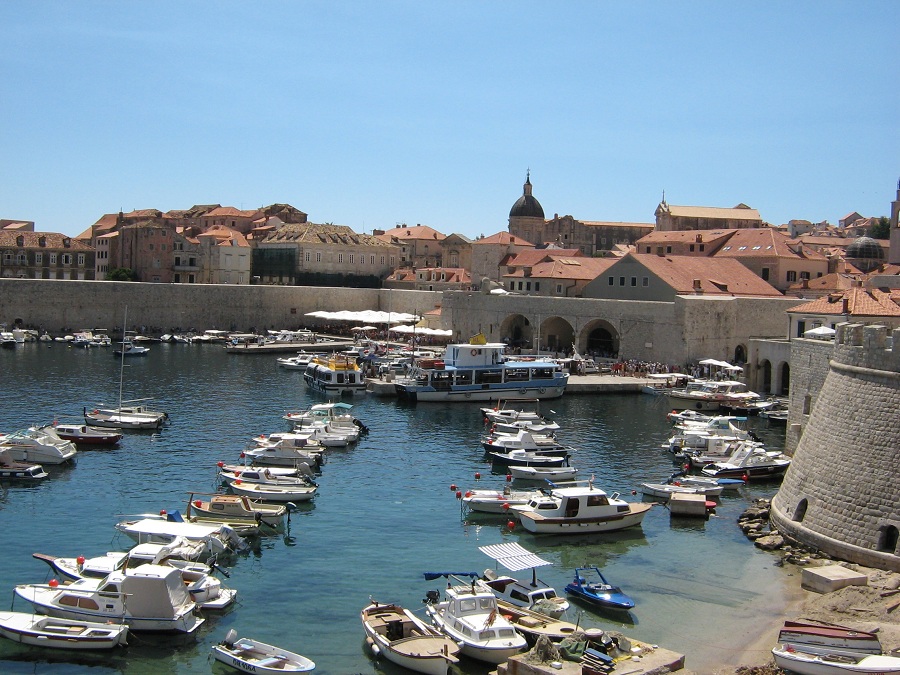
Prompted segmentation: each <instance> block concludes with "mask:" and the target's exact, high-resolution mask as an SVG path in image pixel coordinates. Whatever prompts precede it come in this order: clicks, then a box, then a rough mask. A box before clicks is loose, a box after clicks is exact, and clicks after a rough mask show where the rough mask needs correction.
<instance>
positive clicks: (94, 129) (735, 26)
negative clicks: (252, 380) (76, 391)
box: [0, 0, 900, 237]
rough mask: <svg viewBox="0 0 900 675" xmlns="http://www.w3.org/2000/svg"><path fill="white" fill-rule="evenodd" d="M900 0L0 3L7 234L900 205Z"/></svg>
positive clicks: (461, 222) (451, 227)
mask: <svg viewBox="0 0 900 675" xmlns="http://www.w3.org/2000/svg"><path fill="white" fill-rule="evenodd" d="M898 26H900V2H897V1H896V0H869V1H863V2H850V1H849V0H848V1H846V2H831V1H828V0H825V1H816V2H808V1H792V2H784V3H776V2H755V3H747V2H745V3H736V2H718V1H717V2H701V1H695V2H675V1H667V2H656V1H651V0H647V1H640V0H636V1H628V2H624V1H623V2H601V1H599V0H598V1H593V2H578V1H573V2H546V1H543V2H530V1H528V0H522V1H517V2H512V1H508V2H499V1H498V2H483V1H479V2H475V1H468V0H460V1H456V2H445V3H439V2H429V1H425V2H421V1H408V2H394V1H390V0H388V1H379V2H367V3H364V2H351V1H348V2H339V1H338V2H335V1H327V2H318V1H313V0H309V1H304V2H300V1H296V2H293V1H292V2H278V1H271V2H230V1H227V0H224V1H219V2H182V1H179V2H137V1H120V0H117V1H115V2H93V1H91V0H83V1H79V2H71V1H69V0H65V1H56V2H50V1H48V2H42V1H35V2H14V1H7V2H2V3H0V100H2V102H3V105H2V117H0V120H2V121H0V218H18V219H24V220H34V221H35V223H36V229H39V230H45V231H52V232H65V233H68V234H77V233H79V232H81V231H83V230H84V229H86V228H87V227H88V226H89V225H91V224H92V223H93V222H95V221H96V220H97V219H98V218H99V217H100V216H101V215H102V214H104V213H112V212H116V211H118V210H119V209H123V210H125V211H130V210H132V209H142V208H157V209H160V210H162V211H166V210H169V209H180V208H187V207H190V206H191V205H193V204H208V203H219V204H222V205H226V206H234V207H238V208H245V209H250V208H255V207H258V206H263V205H267V204H271V203H274V202H286V203H290V204H292V205H294V206H296V207H297V208H299V209H301V210H302V211H305V212H306V213H308V214H309V218H310V220H311V221H313V222H320V223H321V222H333V223H336V224H341V225H349V226H350V227H351V228H353V229H354V230H356V231H357V232H371V231H372V230H373V229H375V228H381V229H388V228H391V227H394V226H395V225H397V224H398V223H403V222H405V223H408V224H410V225H414V224H416V223H422V224H426V225H430V226H432V227H434V228H435V229H437V230H439V231H441V232H444V233H447V234H449V233H451V232H459V233H461V234H465V235H467V236H470V237H475V236H478V235H479V234H486V235H489V234H493V233H495V232H498V231H501V230H505V229H506V227H507V218H508V214H509V209H510V207H511V206H512V204H513V202H515V200H516V199H517V198H518V197H519V195H521V192H522V183H523V182H524V179H525V172H526V170H528V169H529V168H530V170H531V180H532V183H533V185H534V195H535V196H536V197H537V198H538V200H539V201H540V202H541V204H542V205H543V207H544V212H545V214H546V216H547V217H552V216H553V214H554V213H558V214H560V215H564V214H570V215H572V216H574V217H575V218H578V219H580V220H609V221H636V222H653V212H654V210H655V208H656V206H657V204H658V203H659V200H660V197H661V195H662V191H663V190H665V193H666V198H667V201H668V202H669V203H670V204H679V205H701V206H734V205H736V204H738V203H741V202H743V203H745V204H748V205H750V206H752V207H753V208H756V209H758V210H759V212H760V214H761V215H762V217H763V219H765V220H767V221H769V222H771V223H775V224H778V223H784V222H787V221H788V220H790V219H792V218H803V219H807V220H811V221H814V222H818V221H821V220H828V221H829V222H831V223H834V224H836V223H837V221H838V219H840V218H841V217H843V216H844V215H845V214H847V213H849V212H852V211H858V212H859V213H861V214H862V215H864V216H880V215H889V214H890V202H891V201H892V200H893V199H894V198H895V195H896V189H897V181H898V178H900V87H898V81H900V80H898V77H900V49H898V46H897V37H896V36H897V29H898Z"/></svg>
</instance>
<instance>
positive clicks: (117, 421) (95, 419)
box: [82, 401, 169, 429]
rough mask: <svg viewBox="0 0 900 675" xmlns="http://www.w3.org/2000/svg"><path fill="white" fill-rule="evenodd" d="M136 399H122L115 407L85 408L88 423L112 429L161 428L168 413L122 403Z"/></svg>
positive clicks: (85, 418) (167, 417)
mask: <svg viewBox="0 0 900 675" xmlns="http://www.w3.org/2000/svg"><path fill="white" fill-rule="evenodd" d="M134 402H136V401H122V402H121V403H120V404H119V405H118V406H115V407H99V406H98V407H96V408H93V409H91V410H88V409H87V408H84V410H83V413H82V414H83V415H84V421H85V423H86V424H90V425H93V426H97V427H104V428H111V429H159V428H160V427H161V426H162V425H163V424H164V423H165V422H166V421H167V420H168V419H169V416H168V414H167V413H165V412H162V411H160V410H151V409H149V408H147V407H146V406H143V405H122V403H134Z"/></svg>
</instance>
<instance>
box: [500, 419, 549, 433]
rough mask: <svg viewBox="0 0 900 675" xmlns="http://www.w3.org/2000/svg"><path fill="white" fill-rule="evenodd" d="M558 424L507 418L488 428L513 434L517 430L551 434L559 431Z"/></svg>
mask: <svg viewBox="0 0 900 675" xmlns="http://www.w3.org/2000/svg"><path fill="white" fill-rule="evenodd" d="M559 429H560V426H559V424H557V423H556V422H550V421H535V420H509V421H508V422H494V423H493V424H491V425H490V428H489V429H488V430H489V432H490V433H492V434H493V433H498V434H514V433H516V432H517V431H519V430H522V431H529V432H531V433H533V434H543V435H545V436H548V435H552V434H553V433H554V432H556V431H559Z"/></svg>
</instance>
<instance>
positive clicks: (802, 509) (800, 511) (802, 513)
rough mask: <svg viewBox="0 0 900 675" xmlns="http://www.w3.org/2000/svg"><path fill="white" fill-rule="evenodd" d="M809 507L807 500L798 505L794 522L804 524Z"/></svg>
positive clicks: (802, 500)
mask: <svg viewBox="0 0 900 675" xmlns="http://www.w3.org/2000/svg"><path fill="white" fill-rule="evenodd" d="M808 506H809V502H808V501H807V500H806V498H803V499H801V500H800V503H799V504H797V508H796V509H794V522H796V523H802V522H803V519H804V518H805V517H806V509H807V507H808Z"/></svg>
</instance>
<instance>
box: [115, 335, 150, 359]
mask: <svg viewBox="0 0 900 675" xmlns="http://www.w3.org/2000/svg"><path fill="white" fill-rule="evenodd" d="M149 353H150V348H149V347H144V346H143V345H139V344H135V343H134V342H133V341H132V340H130V339H125V340H123V341H122V342H120V343H119V346H118V347H116V349H114V350H113V355H114V356H118V357H119V358H125V357H126V356H128V357H131V356H146V355H147V354H149Z"/></svg>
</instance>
